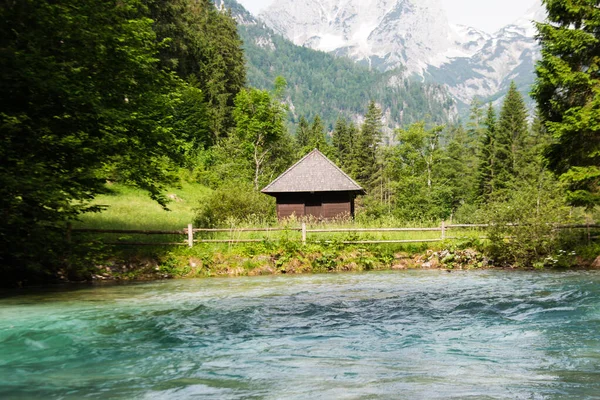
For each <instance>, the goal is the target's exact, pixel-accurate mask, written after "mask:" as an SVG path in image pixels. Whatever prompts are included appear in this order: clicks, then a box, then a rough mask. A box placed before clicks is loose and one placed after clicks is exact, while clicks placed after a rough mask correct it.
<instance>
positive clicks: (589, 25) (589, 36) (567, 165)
mask: <svg viewBox="0 0 600 400" xmlns="http://www.w3.org/2000/svg"><path fill="white" fill-rule="evenodd" d="M543 3H544V4H545V6H546V9H547V11H548V23H538V24H537V30H538V40H539V42H540V44H541V47H542V59H541V60H540V61H539V62H538V63H537V66H536V74H537V81H536V85H535V87H534V89H533V92H532V95H533V97H534V98H535V99H536V101H537V103H538V107H539V110H540V117H541V119H542V121H543V122H544V124H545V126H546V129H547V130H548V132H549V133H550V134H551V135H552V137H553V138H554V139H555V140H554V142H553V143H552V144H551V145H550V146H549V148H548V150H547V152H546V158H547V160H548V165H549V168H550V169H551V170H552V171H553V172H555V173H556V174H557V175H558V176H560V178H561V180H563V181H564V182H566V183H567V184H568V185H569V192H568V197H569V200H570V202H571V203H572V204H574V205H583V206H588V207H592V206H594V205H598V204H600V91H599V90H598V88H599V87H600V75H599V74H598V69H599V63H598V60H599V58H600V30H599V29H598V27H599V26H600V9H599V8H598V2H597V1H591V0H544V1H543Z"/></svg>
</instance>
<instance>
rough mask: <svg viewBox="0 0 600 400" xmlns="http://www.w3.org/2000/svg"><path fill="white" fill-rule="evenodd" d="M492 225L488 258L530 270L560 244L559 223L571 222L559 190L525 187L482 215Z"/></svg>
mask: <svg viewBox="0 0 600 400" xmlns="http://www.w3.org/2000/svg"><path fill="white" fill-rule="evenodd" d="M480 215H481V217H482V219H483V222H486V223H489V224H490V225H491V226H490V227H489V228H488V238H489V240H490V244H489V245H488V247H487V252H488V255H489V256H490V257H491V258H492V259H493V260H494V261H495V263H496V264H500V265H514V266H526V267H530V266H532V265H534V264H535V263H536V262H539V261H540V260H541V259H543V258H544V257H546V256H548V255H550V254H553V253H554V252H555V251H556V249H558V248H559V247H560V244H561V232H560V231H559V230H557V229H555V225H556V224H564V223H568V222H569V209H568V207H566V205H565V203H564V199H563V196H562V192H561V191H560V188H557V187H550V186H542V185H540V186H538V187H531V186H529V187H527V186H525V185H523V186H521V187H520V188H515V189H512V190H509V191H506V192H504V193H502V194H499V195H497V196H496V197H495V198H494V199H493V200H491V201H490V202H489V203H488V204H487V205H486V206H485V207H484V208H483V209H482V210H481V213H480Z"/></svg>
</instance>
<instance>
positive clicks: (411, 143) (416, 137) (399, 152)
mask: <svg viewBox="0 0 600 400" xmlns="http://www.w3.org/2000/svg"><path fill="white" fill-rule="evenodd" d="M443 129H444V127H443V126H435V127H433V128H431V129H426V126H425V123H424V122H419V123H415V124H412V125H411V126H409V127H408V129H406V130H399V131H398V140H399V143H398V145H397V146H396V151H395V155H394V156H393V157H394V158H395V160H393V161H392V162H391V163H392V164H394V165H395V166H396V171H395V173H394V181H395V185H394V186H395V202H396V212H397V214H399V216H400V217H401V218H404V219H426V218H436V219H437V218H440V217H445V216H447V215H449V214H450V211H451V210H450V207H449V205H448V204H446V201H445V200H446V198H447V196H446V195H445V193H443V192H444V190H445V189H444V187H443V185H442V183H441V182H440V180H439V179H438V178H439V177H440V166H441V163H442V160H443V152H442V149H441V147H440V138H441V135H442V132H443Z"/></svg>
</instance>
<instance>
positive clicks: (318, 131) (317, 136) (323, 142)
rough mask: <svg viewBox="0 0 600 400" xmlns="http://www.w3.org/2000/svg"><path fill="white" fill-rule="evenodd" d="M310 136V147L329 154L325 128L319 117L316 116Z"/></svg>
mask: <svg viewBox="0 0 600 400" xmlns="http://www.w3.org/2000/svg"><path fill="white" fill-rule="evenodd" d="M309 132H310V136H309V139H308V146H309V147H310V148H311V149H319V150H320V151H321V152H324V153H328V150H329V149H328V148H327V147H328V144H327V139H326V138H325V126H324V125H323V121H322V120H321V117H320V116H319V115H316V116H315V118H314V119H313V123H312V125H311V126H310V131H309Z"/></svg>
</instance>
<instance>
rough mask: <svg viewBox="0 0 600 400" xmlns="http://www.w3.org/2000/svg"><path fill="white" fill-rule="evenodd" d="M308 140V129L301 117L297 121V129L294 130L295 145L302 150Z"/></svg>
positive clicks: (304, 119) (306, 122) (305, 121)
mask: <svg viewBox="0 0 600 400" xmlns="http://www.w3.org/2000/svg"><path fill="white" fill-rule="evenodd" d="M309 140H310V127H309V125H308V121H307V120H306V118H304V116H301V117H300V120H299V121H298V127H297V128H296V144H297V145H298V147H299V148H304V147H307V146H308V142H309Z"/></svg>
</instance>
